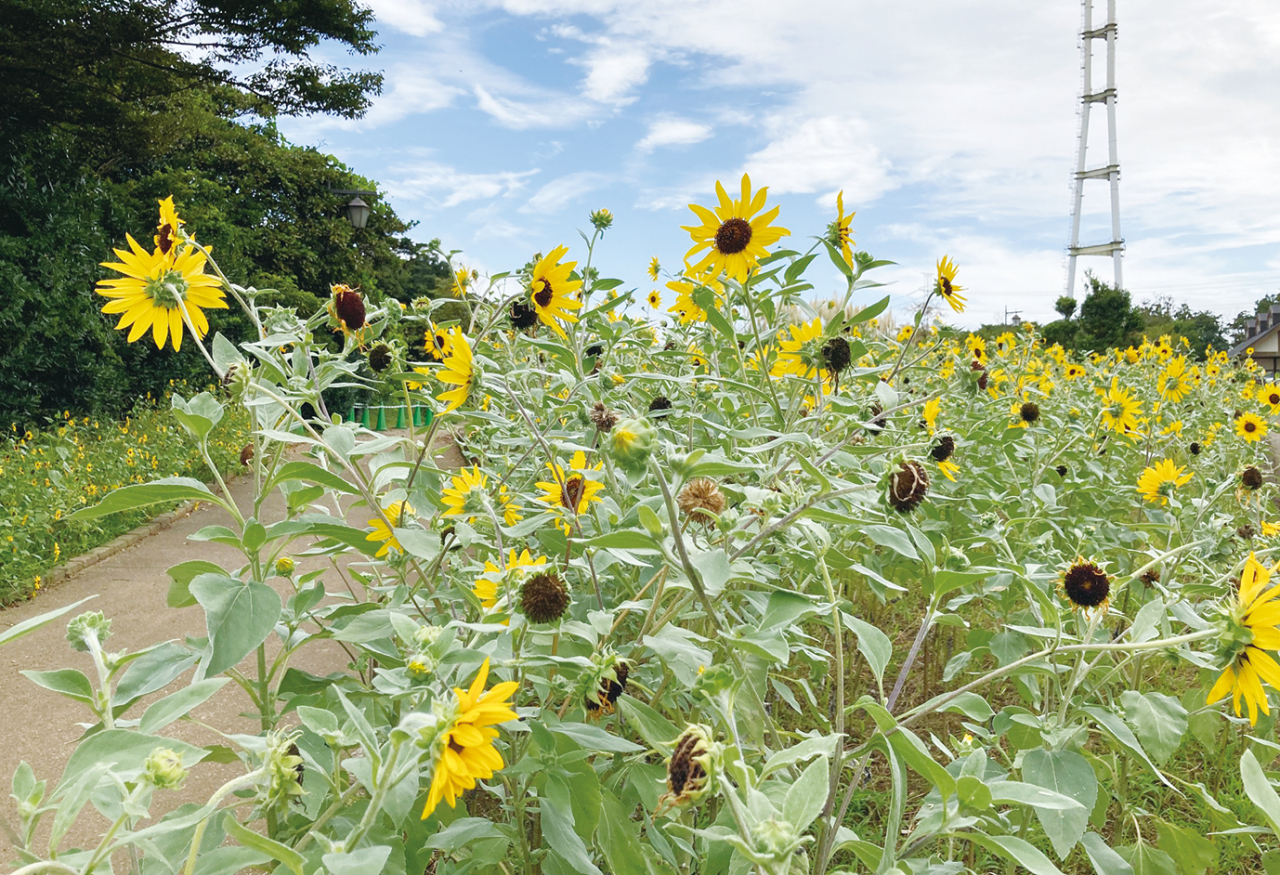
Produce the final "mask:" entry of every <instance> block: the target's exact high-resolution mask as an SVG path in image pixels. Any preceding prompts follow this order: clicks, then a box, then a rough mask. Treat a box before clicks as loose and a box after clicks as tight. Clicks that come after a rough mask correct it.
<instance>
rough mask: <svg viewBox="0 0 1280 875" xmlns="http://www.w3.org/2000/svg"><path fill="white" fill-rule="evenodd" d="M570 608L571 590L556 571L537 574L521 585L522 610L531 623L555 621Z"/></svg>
mask: <svg viewBox="0 0 1280 875" xmlns="http://www.w3.org/2000/svg"><path fill="white" fill-rule="evenodd" d="M568 608H569V590H568V589H567V588H566V587H565V585H564V580H563V579H562V578H561V577H560V575H558V574H556V573H554V572H550V571H548V572H543V573H542V574H535V575H534V576H533V577H530V578H529V579H528V580H526V581H525V582H524V585H523V586H521V587H520V610H521V611H523V612H524V615H525V616H526V617H528V618H529V622H531V623H554V622H555V621H556V620H558V619H560V618H561V617H563V616H564V612H565V611H566V610H568Z"/></svg>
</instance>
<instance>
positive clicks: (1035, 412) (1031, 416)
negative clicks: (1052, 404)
mask: <svg viewBox="0 0 1280 875" xmlns="http://www.w3.org/2000/svg"><path fill="white" fill-rule="evenodd" d="M1018 415H1019V416H1021V417H1022V421H1023V422H1026V423H1031V422H1035V421H1036V420H1037V419H1039V418H1040V407H1039V406H1038V405H1037V404H1036V403H1035V402H1033V401H1028V402H1026V403H1025V404H1023V405H1022V407H1020V408H1019V409H1018Z"/></svg>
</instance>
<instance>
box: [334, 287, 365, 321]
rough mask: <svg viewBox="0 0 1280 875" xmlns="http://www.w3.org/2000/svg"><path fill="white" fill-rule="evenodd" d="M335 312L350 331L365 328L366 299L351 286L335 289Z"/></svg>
mask: <svg viewBox="0 0 1280 875" xmlns="http://www.w3.org/2000/svg"><path fill="white" fill-rule="evenodd" d="M333 312H334V313H336V314H337V316H338V321H339V322H341V323H342V324H343V326H344V327H345V328H346V329H347V330H348V331H359V330H360V329H361V328H364V325H365V312H364V298H362V297H361V296H360V293H359V292H357V291H356V290H355V289H352V288H351V287H350V286H334V287H333Z"/></svg>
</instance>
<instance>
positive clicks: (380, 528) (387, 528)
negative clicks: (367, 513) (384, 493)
mask: <svg viewBox="0 0 1280 875" xmlns="http://www.w3.org/2000/svg"><path fill="white" fill-rule="evenodd" d="M382 513H383V515H384V516H386V521H383V520H381V519H372V520H369V526H370V527H371V528H372V529H373V531H372V532H370V533H369V534H367V535H365V540H366V541H373V542H374V543H377V542H378V541H386V543H385V544H383V545H382V547H381V549H379V550H378V552H377V553H374V554H373V555H374V556H378V557H382V556H386V555H387V550H388V549H390V548H391V547H395V548H396V549H397V550H399V551H400V552H402V553H403V552H404V548H403V547H401V546H400V542H399V541H397V540H396V536H395V532H393V531H392V529H399V528H403V526H402V525H401V524H402V523H404V522H406V521H407V518H410V517H412V516H413V514H414V510H413V505H411V504H410V503H409V502H407V501H393V502H391V503H390V504H389V505H387V506H386V507H384V508H383V509H382ZM387 523H390V525H387Z"/></svg>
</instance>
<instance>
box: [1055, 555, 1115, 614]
mask: <svg viewBox="0 0 1280 875" xmlns="http://www.w3.org/2000/svg"><path fill="white" fill-rule="evenodd" d="M1062 593H1063V595H1065V596H1066V597H1067V600H1068V601H1070V602H1071V604H1072V606H1073V607H1075V608H1096V607H1098V606H1099V605H1104V606H1105V605H1106V604H1107V599H1108V597H1109V596H1110V595H1111V578H1110V577H1108V576H1107V573H1106V572H1105V571H1103V570H1102V569H1101V568H1099V567H1098V566H1097V565H1096V564H1095V563H1093V562H1086V561H1085V560H1084V559H1083V558H1077V559H1076V561H1075V562H1073V563H1072V564H1071V567H1070V568H1068V569H1067V570H1066V571H1065V572H1063V574H1062Z"/></svg>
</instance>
